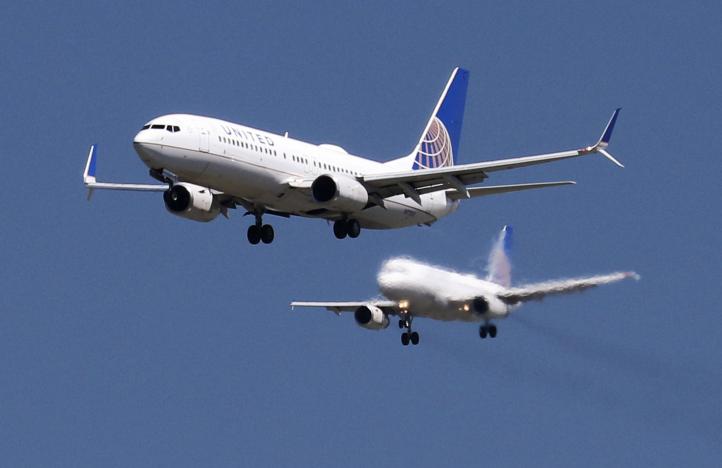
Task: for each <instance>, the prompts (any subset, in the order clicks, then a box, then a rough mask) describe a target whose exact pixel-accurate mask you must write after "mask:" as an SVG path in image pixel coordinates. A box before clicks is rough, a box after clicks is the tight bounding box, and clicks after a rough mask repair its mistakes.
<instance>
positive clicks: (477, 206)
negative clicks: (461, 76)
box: [0, 1, 722, 467]
mask: <svg viewBox="0 0 722 468" xmlns="http://www.w3.org/2000/svg"><path fill="white" fill-rule="evenodd" d="M323 3H324V2H313V3H310V2H306V3H295V2H294V3H287V4H283V3H280V4H277V3H274V4H265V5H257V4H247V5H240V4H236V3H235V2H227V3H222V2H215V1H209V2H165V1H154V2H85V4H84V5H83V4H80V3H78V4H73V6H72V7H70V6H65V4H63V3H62V2H12V3H11V4H7V5H5V6H4V8H3V15H2V17H0V83H2V88H3V92H2V93H0V109H2V114H3V119H2V120H3V124H2V125H0V138H1V140H2V142H3V149H2V162H3V164H2V167H3V174H4V177H3V183H4V191H3V193H4V196H3V210H2V212H3V216H2V223H1V224H0V239H1V240H2V246H1V247H0V262H1V264H2V270H0V271H2V279H1V280H0V460H2V462H0V465H2V466H16V467H18V466H26V467H46V466H68V467H77V466H117V467H128V466H136V467H145V466H148V467H158V466H173V467H186V466H188V467H190V466H213V467H215V466H219V467H220V466H239V465H240V466H269V465H273V466H308V465H314V466H339V465H341V466H398V465H399V464H401V463H405V462H410V463H413V464H414V465H415V466H441V465H443V466H449V465H452V464H453V465H458V466H477V465H479V464H481V463H488V464H490V465H492V466H499V465H505V466H530V465H542V466H559V465H566V466H610V465H611V466H640V465H651V466H687V465H691V466H718V464H719V461H720V460H721V459H722V448H720V447H722V398H721V397H720V388H722V370H721V369H722V340H721V339H720V330H722V309H721V308H720V307H721V306H720V304H722V295H721V293H720V279H722V271H721V265H722V259H721V256H720V245H721V241H722V238H721V236H720V230H721V229H722V224H721V222H720V215H721V214H722V213H721V211H722V210H721V209H720V208H721V207H720V200H721V199H722V197H721V196H720V195H722V194H721V190H720V176H722V170H721V169H722V165H721V164H720V155H719V152H720V150H719V148H718V142H719V131H720V129H721V128H722V126H721V125H720V124H721V121H720V111H719V106H720V103H721V102H722V92H721V86H720V80H719V77H720V76H722V65H721V64H722V60H720V58H721V55H720V44H722V37H721V33H720V28H719V18H720V17H721V16H722V9H721V8H720V6H719V4H718V3H716V2H699V3H698V2H689V4H684V6H682V5H683V4H680V3H679V2H663V3H668V4H667V5H663V4H662V3H659V2H654V3H649V4H647V5H646V6H644V5H641V4H640V5H637V4H636V3H635V2H604V3H603V4H594V5H592V4H589V5H588V6H587V5H586V4H583V3H577V2H569V3H556V2H554V3H545V2H541V3H533V2H532V3H529V2H499V3H498V4H496V5H483V6H482V5H480V4H478V3H481V2H468V3H467V2H451V1H444V2H429V3H424V4H423V5H422V4H420V3H417V2H402V3H398V4H391V5H389V4H386V2H361V3H359V4H358V5H359V6H339V5H337V2H326V3H325V4H323ZM455 65H463V66H464V67H466V68H468V69H469V70H470V72H471V79H470V85H469V92H468V101H467V110H466V116H465V121H464V128H463V134H462V141H461V152H462V154H461V158H462V160H463V161H467V162H470V161H480V160H484V159H493V158H499V157H506V156H515V155H524V154H533V153H535V152H544V151H554V150H558V149H559V150H561V149H568V148H576V147H579V146H582V145H587V144H590V143H593V142H594V141H595V140H596V138H597V137H598V135H599V132H600V131H601V130H602V128H603V126H604V124H605V122H606V120H607V118H608V117H609V115H610V113H611V111H612V110H613V109H614V108H616V107H618V106H622V107H623V108H624V109H623V111H622V114H621V116H620V119H619V121H618V125H617V129H616V132H615V135H614V138H613V140H612V146H611V149H612V150H613V153H614V154H615V156H617V157H618V158H619V159H620V160H622V161H623V162H624V163H625V164H626V165H627V168H626V169H624V170H621V169H618V168H616V167H615V166H613V165H612V164H610V163H609V162H607V161H606V160H604V159H603V158H586V159H582V160H576V161H570V162H566V163H558V164H554V165H547V166H545V167H539V168H529V169H524V170H519V171H513V172H510V173H508V174H499V175H498V176H497V175H496V174H495V175H494V180H493V182H527V181H539V180H558V179H574V180H577V181H578V185H577V186H575V187H564V188H559V189H550V190H547V191H539V192H535V193H531V192H529V193H522V194H513V195H508V196H500V197H496V198H486V199H480V200H476V201H473V202H469V203H467V204H465V205H464V206H463V207H462V208H461V209H460V210H459V212H457V213H456V214H455V215H454V216H452V217H449V218H446V219H444V220H442V221H441V222H439V223H438V224H437V225H435V226H433V227H431V228H423V229H422V228H412V229H406V230H401V231H391V232H371V231H365V232H363V233H362V235H361V237H360V238H359V239H357V240H356V241H349V240H346V241H337V240H336V239H334V238H333V235H332V232H331V229H330V227H329V226H327V225H326V224H325V223H324V222H318V221H311V220H291V221H288V220H277V221H276V222H275V227H276V236H277V237H276V242H274V243H273V244H272V245H271V246H259V247H251V246H249V245H248V244H247V242H246V240H245V229H246V226H247V225H248V223H249V219H248V218H247V217H246V218H242V217H241V216H240V214H241V213H232V217H231V220H230V221H228V220H225V219H222V218H221V219H218V220H216V221H214V222H212V223H210V224H198V223H193V222H190V221H185V220H182V219H179V218H175V217H173V216H171V215H169V214H167V213H166V212H165V210H164V207H163V204H162V201H161V197H160V196H159V195H157V194H155V195H153V194H133V193H97V194H96V196H95V197H94V199H93V201H92V202H91V203H87V202H86V201H85V191H84V190H83V188H82V185H81V177H80V176H81V171H82V167H83V164H84V162H85V157H86V154H87V149H88V146H89V145H90V144H91V143H94V142H98V143H100V144H101V145H102V146H101V155H100V157H101V159H100V162H99V165H98V173H99V177H100V178H103V179H110V180H115V181H139V182H150V181H151V180H150V179H149V178H148V177H147V171H146V168H145V166H143V165H142V163H141V162H140V160H139V159H138V158H137V156H136V155H135V154H134V152H133V149H132V146H131V140H132V137H133V135H134V134H135V133H136V131H137V130H138V129H139V128H140V126H141V125H142V124H143V123H145V122H146V121H147V120H149V119H151V118H152V117H155V116H157V115H160V114H165V113H171V112H189V113H198V114H205V115H212V116H217V117H221V118H225V119H229V120H233V121H237V122H241V123H245V124H249V125H253V126H256V127H259V128H263V129H267V130H270V131H274V132H279V133H281V132H284V131H289V132H290V133H291V135H293V136H296V137H298V138H302V139H306V140H309V141H312V142H316V143H323V142H327V143H334V144H339V145H342V146H344V147H345V148H347V149H348V150H349V151H351V152H354V153H356V154H362V155H368V156H369V157H372V158H375V159H379V160H382V159H389V158H392V157H396V156H399V155H401V154H405V153H406V152H407V151H408V150H409V149H410V147H411V145H412V144H413V143H414V142H415V141H416V139H417V138H418V135H419V133H420V132H421V129H422V127H423V125H424V123H425V121H426V119H427V118H428V115H429V113H430V112H431V110H432V108H433V105H434V103H435V101H436V99H437V96H438V94H439V93H440V91H441V89H442V87H443V85H444V83H445V81H446V79H447V77H448V74H449V72H450V71H451V69H452V67H453V66H455ZM505 223H510V224H513V225H514V227H515V230H516V233H515V234H516V242H515V252H514V263H515V271H514V278H515V279H516V280H518V281H524V280H529V281H531V280H542V279H547V278H554V277H559V276H566V275H577V274H586V273H596V272H600V273H601V272H608V271H613V270H618V269H624V270H627V269H634V270H636V271H638V272H639V273H640V274H641V275H642V278H643V279H642V281H640V282H638V283H634V282H627V283H622V284H616V285H612V286H608V287H605V288H602V289H598V290H594V291H590V292H588V293H585V294H583V295H579V296H573V297H565V298H558V299H557V298H555V299H549V300H547V301H545V302H543V303H539V304H530V305H528V306H526V307H525V308H523V309H522V310H521V311H520V312H519V313H518V314H517V315H516V316H515V317H512V318H510V319H508V320H506V321H504V322H500V323H499V324H498V325H499V329H500V336H499V337H498V338H497V339H496V340H493V341H488V340H486V341H481V340H479V338H478V335H477V330H476V327H475V326H473V325H468V324H467V325H465V324H443V323H437V322H431V321H424V320H419V321H417V324H416V325H417V326H418V330H419V331H420V332H421V334H422V343H421V345H420V346H417V347H412V348H404V347H402V346H401V345H400V342H399V336H398V335H399V331H398V330H397V329H395V328H389V329H388V330H385V331H382V332H378V333H374V332H370V331H366V330H363V329H360V328H358V327H356V325H355V324H354V323H353V319H352V317H350V316H344V317H341V318H337V317H335V316H334V315H332V314H329V313H327V312H324V311H320V310H319V311H310V310H309V311H291V310H290V309H289V307H288V302H289V301H291V300H294V299H299V300H304V299H306V300H312V299H328V300H342V299H356V298H358V299H363V298H367V297H370V296H373V295H375V294H376V292H377V290H376V284H375V273H376V271H377V268H378V266H379V264H380V262H381V261H382V260H383V259H384V258H386V257H388V256H391V255H396V254H408V255H413V256H415V257H417V258H420V259H424V260H428V261H432V262H435V263H440V264H444V265H449V266H452V267H455V268H458V269H460V270H465V271H480V269H481V268H482V267H483V263H484V261H483V259H484V257H485V256H486V253H487V249H488V247H489V246H490V244H491V239H492V238H493V236H494V235H495V233H496V232H497V230H498V229H499V227H500V226H501V225H503V224H505Z"/></svg>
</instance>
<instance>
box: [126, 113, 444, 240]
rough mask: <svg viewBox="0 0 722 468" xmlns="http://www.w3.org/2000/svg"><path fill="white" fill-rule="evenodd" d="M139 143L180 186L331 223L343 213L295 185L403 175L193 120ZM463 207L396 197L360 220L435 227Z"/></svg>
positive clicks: (164, 119)
mask: <svg viewBox="0 0 722 468" xmlns="http://www.w3.org/2000/svg"><path fill="white" fill-rule="evenodd" d="M133 144H134V148H135V150H136V152H137V153H138V155H139V156H140V158H141V160H142V161H143V162H144V163H145V164H146V165H147V166H148V167H149V168H151V169H155V170H161V169H165V170H167V171H170V172H172V173H173V174H175V175H176V176H177V177H178V179H179V181H182V182H189V183H192V184H196V185H199V186H203V187H208V188H210V189H212V190H216V191H219V192H223V193H224V194H227V195H230V196H234V197H238V198H242V199H247V200H253V201H254V202H255V203H258V204H259V205H261V206H263V207H264V208H267V209H271V210H274V211H278V212H283V213H289V214H294V215H300V216H310V217H321V218H329V219H333V217H334V216H337V214H331V213H329V214H326V213H325V212H324V210H323V209H322V208H320V207H319V203H318V202H317V201H316V200H314V199H313V198H312V196H311V195H310V194H309V193H308V191H299V190H293V189H291V188H290V186H289V182H291V181H297V182H301V181H308V180H313V179H315V178H316V177H318V176H320V175H323V174H332V175H341V176H346V177H349V178H356V177H358V176H362V175H364V176H367V175H371V174H378V173H383V172H388V171H389V170H394V169H397V168H394V167H393V166H389V164H382V163H379V162H376V161H373V160H370V159H365V158H361V157H358V156H354V155H351V154H348V153H347V152H346V151H344V150H343V149H342V148H339V147H337V146H333V145H314V144H309V143H305V142H303V141H299V140H295V139H293V138H289V137H287V136H283V135H276V134H272V133H269V132H264V131H262V130H257V129H254V128H250V127H246V126H243V125H239V124H235V123H231V122H226V121H223V120H218V119H214V118H209V117H202V116H195V115H187V114H172V115H165V116H161V117H158V118H156V119H153V120H152V121H150V122H148V124H146V125H145V126H144V127H143V129H142V130H141V131H140V132H139V133H138V134H137V135H136V136H135V138H134V141H133ZM398 169H402V168H398ZM404 169H405V168H404ZM457 206H458V201H454V200H449V199H447V197H446V194H445V192H444V191H439V192H432V193H428V194H423V195H421V203H420V204H419V203H417V202H415V201H414V200H412V199H410V198H407V197H405V196H403V195H399V196H393V197H389V198H386V199H385V200H384V207H380V206H370V207H368V208H366V209H364V210H362V211H360V212H358V213H355V214H354V216H355V217H356V218H357V219H358V221H359V223H360V224H361V226H363V227H365V228H371V229H393V228H400V227H405V226H412V225H421V224H431V223H433V222H435V221H437V220H438V219H439V218H440V217H442V216H445V215H447V214H449V213H451V212H453V211H454V210H455V209H456V208H457Z"/></svg>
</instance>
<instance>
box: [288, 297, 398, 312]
mask: <svg viewBox="0 0 722 468" xmlns="http://www.w3.org/2000/svg"><path fill="white" fill-rule="evenodd" d="M367 305H374V306H376V307H378V308H379V309H381V310H383V311H384V312H386V313H387V314H390V315H395V314H396V310H397V308H398V303H397V302H396V301H387V300H369V301H360V302H298V301H294V302H291V309H295V308H296V307H315V308H323V309H326V310H330V311H331V312H333V313H335V314H336V315H339V314H340V313H341V312H354V311H355V310H356V309H358V308H359V307H363V306H367Z"/></svg>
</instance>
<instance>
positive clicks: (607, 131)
mask: <svg viewBox="0 0 722 468" xmlns="http://www.w3.org/2000/svg"><path fill="white" fill-rule="evenodd" d="M620 110H622V108H621V107H617V109H616V110H615V111H614V113H613V114H612V117H611V118H610V119H609V122H607V126H606V127H605V128H604V133H602V137H601V138H600V139H599V142H598V143H597V146H602V147H607V146H608V145H609V139H610V138H612V132H613V131H614V124H615V123H617V116H619V111H620Z"/></svg>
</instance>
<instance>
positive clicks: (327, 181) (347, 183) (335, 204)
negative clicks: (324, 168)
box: [311, 174, 369, 213]
mask: <svg viewBox="0 0 722 468" xmlns="http://www.w3.org/2000/svg"><path fill="white" fill-rule="evenodd" d="M311 193H312V194H313V199H314V200H316V201H317V202H318V203H323V204H325V205H326V208H328V209H331V210H334V211H341V212H344V213H353V212H356V211H360V210H362V209H363V208H364V207H365V206H366V205H367V204H368V201H369V194H368V192H367V191H366V188H365V187H364V186H363V185H361V183H359V181H357V180H356V179H352V178H350V177H345V176H342V175H329V174H324V175H320V176H318V177H316V180H314V181H313V184H311Z"/></svg>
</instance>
